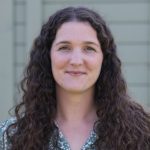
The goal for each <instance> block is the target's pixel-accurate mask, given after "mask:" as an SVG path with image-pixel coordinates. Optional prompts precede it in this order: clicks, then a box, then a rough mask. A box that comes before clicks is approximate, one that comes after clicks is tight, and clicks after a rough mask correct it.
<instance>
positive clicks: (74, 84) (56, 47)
mask: <svg viewBox="0 0 150 150" xmlns="http://www.w3.org/2000/svg"><path fill="white" fill-rule="evenodd" d="M50 57H51V64H52V73H53V76H54V79H55V82H56V88H57V89H59V90H65V91H68V92H73V93H80V92H85V91H87V90H93V89H94V85H95V82H96V81H97V79H98V77H99V74H100V70H101V65H102V61H103V54H102V49H101V46H100V43H99V41H98V39H97V34H96V31H95V30H94V29H93V28H92V27H91V26H90V24H88V23H85V22H75V21H74V22H67V23H64V24H62V26H61V27H60V28H59V29H58V31H57V33H56V38H55V40H54V42H53V44H52V47H51V54H50Z"/></svg>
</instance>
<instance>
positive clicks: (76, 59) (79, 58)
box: [70, 49, 83, 66]
mask: <svg viewBox="0 0 150 150" xmlns="http://www.w3.org/2000/svg"><path fill="white" fill-rule="evenodd" d="M70 64H71V65H74V66H79V65H82V64H83V54H82V51H81V50H79V49H78V50H74V51H73V52H72V54H71V57H70Z"/></svg>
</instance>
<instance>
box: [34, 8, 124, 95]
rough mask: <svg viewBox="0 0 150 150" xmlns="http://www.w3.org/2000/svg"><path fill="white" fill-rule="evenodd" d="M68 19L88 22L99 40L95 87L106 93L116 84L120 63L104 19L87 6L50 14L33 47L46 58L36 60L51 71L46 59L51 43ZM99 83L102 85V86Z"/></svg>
mask: <svg viewBox="0 0 150 150" xmlns="http://www.w3.org/2000/svg"><path fill="white" fill-rule="evenodd" d="M70 21H79V22H88V23H89V24H90V25H91V26H92V27H93V29H94V30H95V31H96V33H97V38H98V40H99V42H100V45H101V48H102V52H103V56H104V60H103V65H102V70H101V75H100V77H99V79H98V81H97V87H96V90H97V88H99V89H102V91H103V94H104V93H107V90H109V88H113V86H115V84H117V82H116V80H115V79H116V78H118V76H117V75H118V73H119V74H120V73H121V70H120V65H121V63H120V60H119V59H118V57H117V56H116V45H115V43H114V40H113V37H112V34H111V32H110V30H109V28H108V27H107V25H106V23H105V21H104V20H103V19H102V17H101V16H100V15H99V14H97V13H96V12H94V11H92V10H90V9H88V8H83V7H77V8H75V7H68V8H64V9H62V10H59V11H57V12H56V13H54V14H53V15H52V16H50V18H49V20H48V22H47V23H45V24H44V25H43V27H42V30H41V33H40V36H39V37H38V38H37V39H36V41H35V47H39V49H40V53H42V54H43V55H42V56H44V57H48V58H45V59H44V58H41V59H38V61H39V60H41V61H42V63H43V67H44V66H45V67H46V66H47V68H46V70H47V72H48V71H49V72H51V65H48V60H49V54H50V50H51V46H52V43H53V41H54V39H55V36H56V33H57V30H58V29H59V28H60V26H61V25H62V24H63V23H65V22H70ZM39 57H41V56H39ZM46 60H47V62H46ZM44 61H45V62H44ZM49 63H51V60H49ZM113 78H114V80H113ZM110 79H111V80H113V81H112V83H111V82H110ZM118 80H119V78H118V79H117V81H118ZM107 82H110V83H109V87H107V85H108V84H107ZM100 85H102V86H103V88H102V87H101V86H100ZM104 85H105V87H104ZM98 91H99V90H98ZM103 96H104V95H103Z"/></svg>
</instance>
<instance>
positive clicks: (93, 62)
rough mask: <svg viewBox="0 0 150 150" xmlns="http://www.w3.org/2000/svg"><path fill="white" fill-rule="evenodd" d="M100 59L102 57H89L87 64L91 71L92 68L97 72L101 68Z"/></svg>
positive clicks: (101, 59)
mask: <svg viewBox="0 0 150 150" xmlns="http://www.w3.org/2000/svg"><path fill="white" fill-rule="evenodd" d="M102 61H103V58H102V57H93V58H92V59H89V61H88V64H87V66H88V68H89V70H91V71H92V70H93V71H95V72H98V73H99V72H100V70H101V66H102Z"/></svg>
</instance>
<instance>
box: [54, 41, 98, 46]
mask: <svg viewBox="0 0 150 150" xmlns="http://www.w3.org/2000/svg"><path fill="white" fill-rule="evenodd" d="M83 43H84V44H90V45H95V46H97V47H100V45H98V44H97V43H95V42H92V41H84V42H83ZM59 44H70V42H69V41H60V42H58V43H56V45H59Z"/></svg>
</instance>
